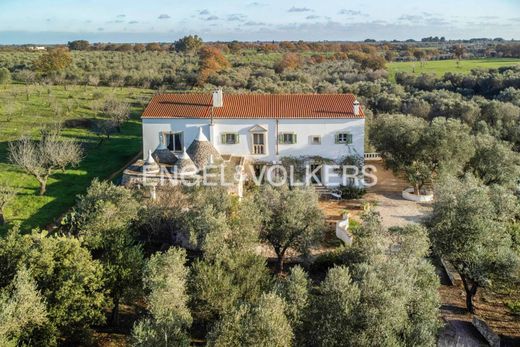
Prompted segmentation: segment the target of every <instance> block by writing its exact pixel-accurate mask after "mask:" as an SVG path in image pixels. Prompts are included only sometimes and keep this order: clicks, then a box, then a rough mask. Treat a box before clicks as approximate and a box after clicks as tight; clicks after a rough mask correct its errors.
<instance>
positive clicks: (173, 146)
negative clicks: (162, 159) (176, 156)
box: [163, 132, 184, 152]
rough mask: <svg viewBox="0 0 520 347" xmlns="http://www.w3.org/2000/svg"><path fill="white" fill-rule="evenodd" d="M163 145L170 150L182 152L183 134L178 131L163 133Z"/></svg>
mask: <svg viewBox="0 0 520 347" xmlns="http://www.w3.org/2000/svg"><path fill="white" fill-rule="evenodd" d="M163 138H164V140H165V145H166V147H168V149H169V150H170V151H173V152H182V149H183V146H184V134H183V133H182V132H178V133H171V132H170V133H164V137H163Z"/></svg>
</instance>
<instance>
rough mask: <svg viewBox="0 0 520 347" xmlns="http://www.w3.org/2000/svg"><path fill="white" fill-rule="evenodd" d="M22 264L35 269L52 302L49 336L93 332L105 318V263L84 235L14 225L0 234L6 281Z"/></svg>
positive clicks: (1, 276) (2, 280)
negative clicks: (80, 237)
mask: <svg viewBox="0 0 520 347" xmlns="http://www.w3.org/2000/svg"><path fill="white" fill-rule="evenodd" d="M21 267H25V268H27V269H28V271H29V272H30V273H31V275H32V277H33V278H34V280H35V282H36V285H37V288H38V290H39V291H40V292H41V295H42V296H43V299H44V302H45V304H46V308H47V316H48V321H49V324H47V325H46V327H45V330H46V333H45V334H44V335H45V338H46V339H52V338H59V339H64V340H65V341H69V342H74V341H77V340H78V339H83V338H84V337H85V335H88V333H89V330H90V327H91V326H92V325H94V324H101V323H103V322H104V318H105V317H104V312H103V308H104V307H105V304H106V297H105V291H104V288H103V268H102V266H101V264H100V263H99V262H98V261H95V260H93V259H92V256H91V254H90V252H89V251H88V250H87V249H85V248H84V247H82V246H81V243H80V241H79V240H77V239H74V238H70V237H64V236H49V235H47V233H46V232H34V233H33V234H25V235H20V233H19V232H18V231H17V230H16V229H14V230H11V231H10V232H9V233H8V235H7V236H5V237H3V238H0V287H4V286H6V285H8V284H9V283H10V282H11V281H12V280H13V278H15V276H16V273H17V270H18V269H19V268H21ZM38 336H39V338H44V337H43V336H40V335H38ZM40 342H41V341H40ZM41 344H43V345H46V343H44V342H41Z"/></svg>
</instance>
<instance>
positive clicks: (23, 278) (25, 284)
mask: <svg viewBox="0 0 520 347" xmlns="http://www.w3.org/2000/svg"><path fill="white" fill-rule="evenodd" d="M47 323H48V317H47V309H46V306H45V299H44V297H43V296H42V294H41V293H40V291H38V288H37V287H36V282H35V281H34V279H33V278H32V277H31V275H30V273H29V271H28V270H27V269H26V268H25V267H21V268H20V269H19V270H18V272H17V273H16V276H15V277H14V279H13V281H12V282H11V284H10V286H9V287H8V288H4V289H3V290H0V344H1V345H2V346H19V345H26V344H28V343H29V341H30V339H31V336H32V335H33V334H34V332H35V330H37V329H39V328H42V327H43V326H44V325H45V324H47Z"/></svg>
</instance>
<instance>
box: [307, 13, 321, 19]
mask: <svg viewBox="0 0 520 347" xmlns="http://www.w3.org/2000/svg"><path fill="white" fill-rule="evenodd" d="M318 18H320V16H316V15H314V14H312V15H310V16H307V17H305V19H308V20H313V19H318Z"/></svg>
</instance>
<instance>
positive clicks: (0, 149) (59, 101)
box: [0, 85, 151, 232]
mask: <svg viewBox="0 0 520 347" xmlns="http://www.w3.org/2000/svg"><path fill="white" fill-rule="evenodd" d="M28 94H29V97H28V101H27V93H26V88H25V87H24V86H21V85H10V86H8V87H7V88H5V89H1V90H0V101H1V103H0V180H1V181H7V182H8V183H9V184H10V185H13V186H16V187H18V188H19V193H18V196H17V198H16V199H15V201H14V202H13V203H11V204H10V205H8V207H7V211H6V217H7V220H8V221H9V222H19V223H21V226H22V229H23V230H28V229H31V228H35V227H44V226H45V225H48V224H50V223H52V222H54V221H55V220H56V218H57V217H59V216H60V215H61V214H63V213H64V212H66V211H67V210H68V209H69V208H70V207H71V206H72V205H73V204H74V202H75V199H76V195H77V194H80V193H83V192H84V191H85V189H86V188H87V187H88V186H89V184H90V182H91V181H92V179H93V178H95V177H100V178H107V177H109V176H110V175H111V174H112V173H114V172H116V171H118V170H119V169H120V168H121V167H122V166H123V165H125V164H126V163H127V162H128V161H129V160H130V159H131V158H133V157H134V156H135V155H136V154H137V153H139V151H140V149H141V124H140V121H139V116H140V113H141V111H142V108H143V104H144V103H145V101H146V100H147V99H146V97H149V96H150V94H151V92H150V91H147V90H142V89H132V88H124V89H117V90H116V89H113V88H103V87H97V88H83V87H68V88H67V90H65V89H64V88H63V87H44V86H38V87H32V88H31V89H30V90H29V93H28ZM107 95H113V96H115V97H117V98H118V99H124V100H126V101H127V102H129V103H130V104H131V105H132V108H131V109H132V114H131V119H130V120H129V121H128V122H127V123H126V124H125V125H124V126H123V128H122V131H121V133H118V134H114V135H113V136H112V137H111V139H110V141H108V142H104V143H103V144H101V145H100V144H99V142H100V139H99V137H98V136H97V135H96V134H94V133H93V132H92V131H91V130H90V126H89V120H92V119H93V118H94V117H95V115H94V112H93V111H92V109H91V107H92V104H93V102H95V101H93V100H97V99H101V100H102V99H103V98H104V97H106V96H107ZM6 100H16V102H15V103H14V104H15V107H14V108H15V110H16V111H15V113H14V114H13V115H12V117H9V118H10V119H9V118H8V117H7V114H6V112H5V109H6V107H7V106H6ZM11 103H12V102H11ZM11 107H13V106H11ZM2 109H3V112H2ZM58 110H60V111H58ZM56 113H59V114H60V116H56ZM57 121H61V122H62V124H63V125H62V126H63V128H64V130H63V136H64V137H69V138H74V139H75V140H77V141H79V142H81V144H82V146H83V147H84V149H85V157H84V159H83V160H82V161H81V163H80V165H79V166H78V167H77V168H74V169H69V170H66V171H65V172H58V173H56V174H55V175H53V176H52V177H51V178H50V180H49V182H48V192H47V194H46V196H43V197H40V196H38V184H37V181H36V180H35V179H34V178H33V177H32V176H29V175H26V174H25V173H23V172H22V171H20V170H19V168H18V167H17V166H15V165H13V164H10V163H9V162H8V143H9V141H12V140H15V139H16V138H18V137H19V136H20V135H22V134H25V135H31V136H34V137H36V136H38V133H39V129H41V127H42V126H45V125H49V124H52V123H55V122H57ZM4 229H5V228H4ZM2 231H5V230H1V229H0V232H2Z"/></svg>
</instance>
